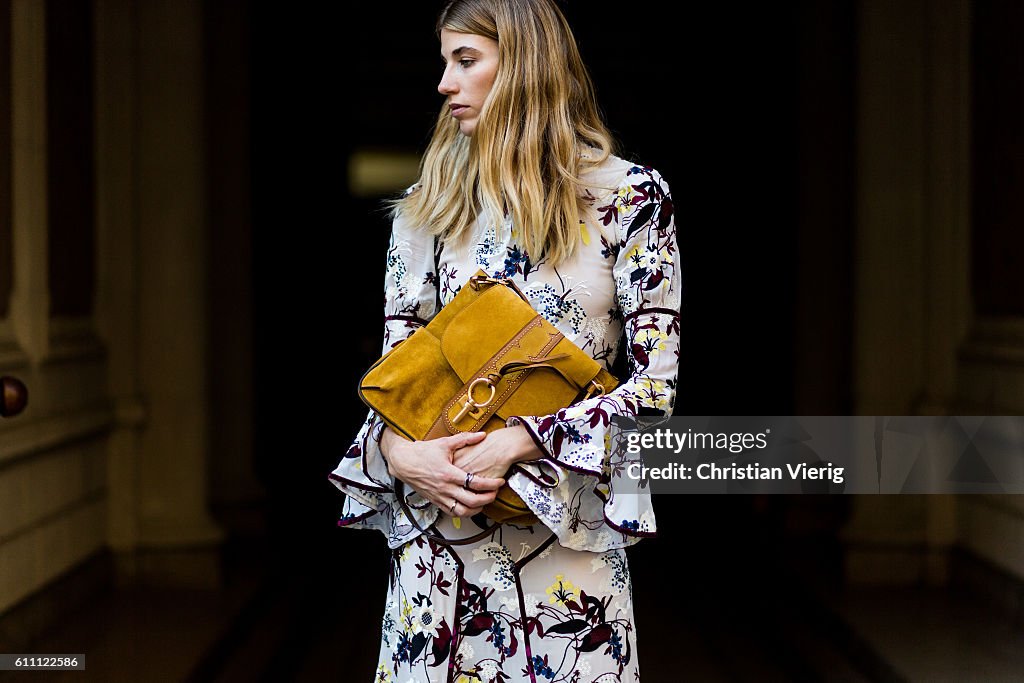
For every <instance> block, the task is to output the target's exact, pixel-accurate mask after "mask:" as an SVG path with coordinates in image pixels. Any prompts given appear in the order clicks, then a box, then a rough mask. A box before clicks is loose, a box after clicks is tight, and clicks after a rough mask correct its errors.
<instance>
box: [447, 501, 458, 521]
mask: <svg viewBox="0 0 1024 683" xmlns="http://www.w3.org/2000/svg"><path fill="white" fill-rule="evenodd" d="M458 504H459V501H457V500H456V501H455V502H454V503H452V506H451V507H450V508H448V511H449V512H451V513H452V517H454V516H455V506H456V505H458Z"/></svg>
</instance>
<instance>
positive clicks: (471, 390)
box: [359, 270, 618, 525]
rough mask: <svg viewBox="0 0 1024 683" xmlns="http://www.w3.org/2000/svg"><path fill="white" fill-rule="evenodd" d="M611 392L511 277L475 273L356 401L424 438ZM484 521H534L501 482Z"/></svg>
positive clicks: (611, 384)
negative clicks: (528, 299) (498, 277)
mask: <svg viewBox="0 0 1024 683" xmlns="http://www.w3.org/2000/svg"><path fill="white" fill-rule="evenodd" d="M616 385H618V380H616V379H615V377H614V376H613V375H612V374H611V373H609V372H608V371H607V370H605V369H604V368H603V367H602V366H601V364H600V363H598V362H597V361H595V360H594V359H593V358H591V357H590V356H589V355H588V354H587V353H586V352H585V351H583V350H581V349H580V348H579V347H578V346H576V345H575V344H574V343H572V341H570V340H569V339H567V338H566V337H565V336H564V335H563V334H562V333H561V332H560V331H559V330H558V329H557V328H555V326H554V325H552V324H551V323H549V322H548V321H547V320H545V319H544V318H543V317H542V316H541V315H540V314H539V313H537V312H536V311H535V310H534V309H533V307H532V306H530V304H529V302H528V301H527V299H526V297H525V296H524V295H523V293H522V292H521V291H519V288H518V287H516V286H515V284H514V283H513V282H512V281H511V280H506V279H494V278H490V277H488V276H487V274H486V273H485V272H484V271H483V270H478V271H477V272H476V274H475V275H473V276H472V277H470V278H469V280H468V281H467V282H466V284H465V285H463V286H462V288H461V289H460V290H459V292H458V294H456V295H455V298H453V299H452V300H451V301H450V302H448V305H446V306H445V307H444V308H442V309H441V310H440V311H438V313H437V315H436V316H434V319H433V320H431V321H430V323H429V324H427V325H426V326H424V327H421V328H419V329H418V330H416V331H415V332H413V333H412V334H411V335H410V336H409V337H408V338H407V339H405V340H403V341H402V342H400V343H399V344H398V345H397V346H395V347H394V348H393V349H391V350H390V351H388V352H387V353H386V354H384V355H383V356H382V357H381V358H380V360H378V361H377V362H376V363H374V364H373V365H372V366H371V367H370V369H369V370H367V371H366V373H365V374H364V375H363V378H362V380H361V381H360V386H359V396H360V398H362V400H363V402H364V403H366V405H367V406H369V407H370V408H371V409H373V410H374V411H375V412H376V413H377V414H378V415H380V417H381V418H382V419H383V420H384V421H385V422H386V423H387V424H388V425H390V426H391V428H392V429H394V430H395V431H397V432H398V433H400V434H402V435H403V436H405V437H406V438H408V439H411V440H416V441H422V440H429V439H436V438H438V437H442V436H450V435H453V434H457V433H459V432H472V431H485V432H490V431H493V430H495V429H501V428H502V427H504V426H505V421H506V420H507V419H508V418H509V417H511V416H513V415H550V414H552V413H555V412H557V411H558V410H560V409H562V408H565V407H567V406H570V405H572V404H574V403H576V402H578V401H581V400H584V399H587V398H590V397H592V396H597V395H601V394H604V393H607V392H608V391H611V390H612V389H614V388H615V386H616ZM513 467H514V466H513ZM507 476H508V475H507V474H506V478H507ZM399 498H400V499H401V502H402V504H403V505H405V501H404V497H403V496H401V495H399ZM484 514H486V515H487V516H488V517H489V518H491V519H492V520H494V521H495V522H499V523H509V524H517V525H529V524H535V523H536V522H537V521H538V520H537V517H536V516H535V515H534V514H533V513H532V512H531V511H530V508H529V507H527V506H526V504H525V503H524V502H523V500H522V499H521V498H520V497H519V496H518V495H517V494H516V493H515V491H513V490H512V489H511V488H509V486H508V485H507V484H506V485H505V486H503V487H502V488H501V489H500V490H499V491H498V495H497V497H496V498H495V500H494V502H493V503H491V504H489V505H487V506H486V507H485V508H484ZM409 516H410V519H412V516H411V515H409Z"/></svg>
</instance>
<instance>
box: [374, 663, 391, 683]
mask: <svg viewBox="0 0 1024 683" xmlns="http://www.w3.org/2000/svg"><path fill="white" fill-rule="evenodd" d="M373 680H374V683H391V672H390V671H389V670H388V669H387V668H386V667H385V666H384V665H383V664H381V665H380V666H378V667H377V675H376V676H374V677H373Z"/></svg>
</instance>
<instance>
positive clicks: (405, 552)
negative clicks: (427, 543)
mask: <svg viewBox="0 0 1024 683" xmlns="http://www.w3.org/2000/svg"><path fill="white" fill-rule="evenodd" d="M410 550H412V543H406V544H405V547H403V548H402V550H401V552H399V553H398V561H399V562H405V561H406V560H408V559H409V551H410Z"/></svg>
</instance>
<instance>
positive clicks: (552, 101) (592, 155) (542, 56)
mask: <svg viewBox="0 0 1024 683" xmlns="http://www.w3.org/2000/svg"><path fill="white" fill-rule="evenodd" d="M442 29H448V30H450V31H455V32H458V33H472V34H476V35H481V36H485V37H487V38H491V39H493V40H496V41H497V42H498V70H497V74H496V75H495V80H494V85H493V87H492V88H491V91H490V93H489V94H488V95H487V98H486V99H485V101H484V104H483V107H482V110H481V113H480V116H479V119H478V121H477V125H476V128H475V130H474V133H473V135H472V136H468V137H467V136H465V135H463V134H462V133H461V132H460V131H459V122H458V121H457V120H455V119H454V118H452V117H451V116H450V115H449V110H448V102H447V100H446V101H445V103H444V106H443V107H442V109H441V112H440V114H439V116H438V118H437V122H436V123H435V125H434V131H433V135H432V137H431V140H430V144H429V145H428V147H427V151H426V153H425V154H424V155H423V158H422V160H421V161H420V178H419V182H418V184H417V185H416V186H415V190H414V191H413V192H411V193H409V194H407V195H406V196H404V197H402V198H399V199H393V200H391V201H389V202H388V206H389V207H390V210H391V215H392V217H395V216H397V215H398V214H400V213H401V214H403V215H404V216H405V217H406V218H407V219H408V220H409V222H410V224H411V225H415V226H420V227H421V229H424V230H427V231H428V232H430V233H432V234H435V235H442V236H443V237H444V239H452V240H455V241H457V240H459V239H462V238H464V237H465V236H466V235H468V234H469V233H470V231H471V228H472V226H473V223H474V222H475V221H476V219H477V216H478V215H479V214H480V213H481V212H484V213H486V214H489V215H490V216H491V217H493V220H495V221H496V220H498V218H500V217H504V216H506V215H511V218H512V227H513V230H514V231H516V234H517V235H518V237H519V239H520V242H521V244H522V245H523V246H524V247H525V249H526V251H527V253H529V254H531V255H533V256H534V260H535V261H539V260H540V258H541V257H545V258H546V259H547V261H548V263H549V264H551V265H552V266H557V265H559V264H561V263H563V262H565V261H566V260H567V259H569V258H570V257H572V255H573V254H574V253H575V251H576V249H577V247H578V245H579V243H580V241H581V239H582V238H581V235H580V216H581V213H582V211H583V209H584V199H583V195H584V184H583V182H582V180H581V175H582V174H583V173H584V172H585V171H586V170H587V169H588V168H591V167H593V166H597V165H599V164H601V163H602V162H603V161H605V160H606V159H607V158H608V156H609V155H611V154H614V153H615V152H616V143H615V141H614V139H613V138H612V135H611V133H610V132H609V131H608V129H607V127H606V126H605V124H604V122H603V121H602V118H601V114H600V111H599V109H598V106H597V101H596V99H595V96H594V85H593V82H592V81H591V79H590V75H589V74H588V73H587V69H586V67H585V66H584V65H583V60H582V59H581V58H580V53H579V50H578V49H577V47H576V39H575V37H574V36H573V34H572V30H571V29H570V28H569V24H568V22H567V21H566V19H565V16H564V15H563V14H562V12H561V10H560V9H559V8H558V7H557V6H556V5H555V3H554V1H553V0H452V1H451V2H449V3H448V4H447V5H446V6H445V7H444V9H443V10H442V11H441V15H440V17H439V18H438V21H437V27H436V31H437V35H438V37H439V38H440V35H441V30H442ZM586 147H590V148H592V150H591V151H588V153H587V154H583V151H584V149H585V148H586Z"/></svg>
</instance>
